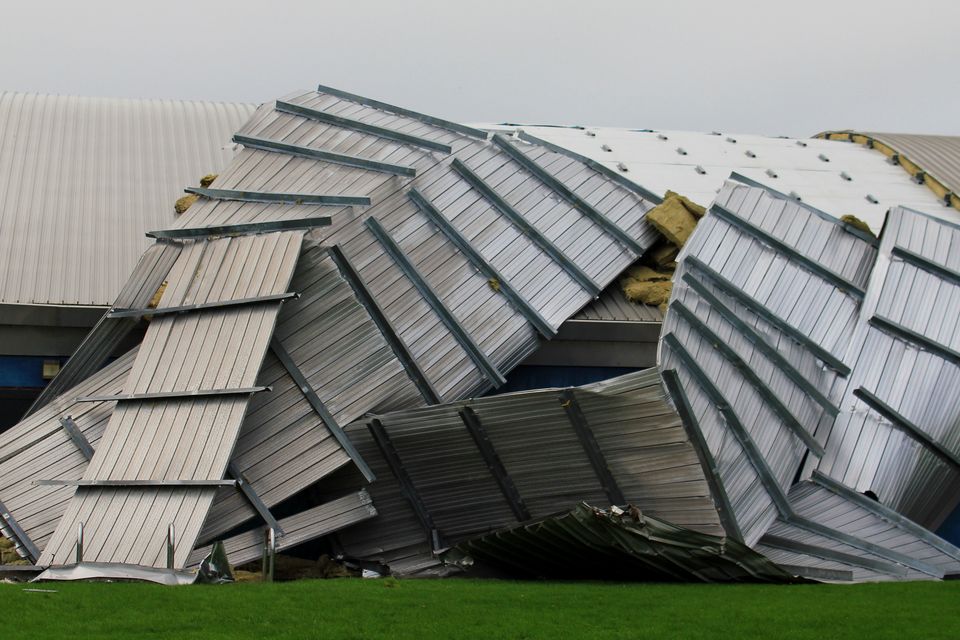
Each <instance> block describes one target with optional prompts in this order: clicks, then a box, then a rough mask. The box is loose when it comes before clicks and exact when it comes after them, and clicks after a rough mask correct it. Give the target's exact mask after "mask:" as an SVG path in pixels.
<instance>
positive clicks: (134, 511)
mask: <svg viewBox="0 0 960 640" xmlns="http://www.w3.org/2000/svg"><path fill="white" fill-rule="evenodd" d="M301 239H302V234H301V233H299V232H286V233H276V234H266V235H262V236H250V237H239V238H225V239H221V240H214V241H209V242H196V243H193V244H190V245H188V246H187V247H185V250H184V251H183V252H182V253H181V255H180V258H179V259H178V260H177V262H176V264H175V265H174V266H173V269H172V270H171V273H170V276H169V278H168V281H167V287H166V289H165V290H164V293H163V295H162V297H161V299H160V303H159V305H158V306H159V307H166V306H182V305H185V304H191V303H205V302H214V301H219V300H227V299H232V298H239V299H243V298H251V297H257V296H261V295H270V294H276V293H282V292H286V291H288V288H287V287H288V286H289V284H290V280H291V278H292V275H293V270H294V266H295V265H296V262H297V258H298V257H299V254H300V244H301ZM279 304H280V303H279V302H277V303H275V304H274V306H273V307H272V308H270V307H268V306H260V307H257V308H254V309H249V308H244V307H238V308H230V309H226V310H223V309H210V310H207V311H203V312H199V313H196V314H191V315H188V316H180V315H174V316H163V317H161V318H158V319H155V320H154V321H153V322H151V323H150V326H149V328H148V329H147V333H146V335H145V337H144V342H143V344H142V345H141V348H140V350H139V351H138V353H137V358H136V360H135V361H134V363H133V367H132V369H131V371H130V374H129V375H128V377H127V379H126V381H125V383H124V393H125V394H140V393H157V392H168V391H189V390H194V389H203V388H210V387H218V386H223V387H233V388H246V387H252V386H254V383H255V381H256V377H257V375H258V372H259V370H260V365H261V363H262V361H263V358H264V354H265V353H266V350H267V347H268V344H269V340H270V335H271V334H272V329H273V326H274V324H275V322H276V317H277V314H278V312H279ZM248 403H249V396H246V395H244V396H228V397H224V398H220V397H196V398H174V399H157V400H144V401H138V402H135V401H131V402H125V403H122V404H118V405H117V406H116V407H115V408H114V411H113V414H112V416H111V418H110V421H109V423H108V425H107V427H106V430H105V432H104V435H103V438H102V441H101V443H100V445H99V446H96V453H95V454H94V457H93V459H92V460H91V461H90V464H89V466H88V467H87V469H86V471H85V472H84V474H83V478H82V480H85V481H103V480H107V481H116V480H124V481H126V480H149V481H154V480H164V481H171V480H172V481H188V482H189V481H202V482H206V481H222V479H223V477H224V475H225V472H226V467H227V463H228V461H229V458H230V453H231V451H232V449H233V444H234V442H235V441H236V439H237V435H238V433H239V431H240V425H241V422H242V419H243V414H244V412H245V410H246V408H247V405H248ZM131 434H132V435H131ZM215 494H216V489H215V488H214V487H208V486H201V487H192V486H186V487H164V486H161V487H143V488H141V487H96V486H91V487H78V488H77V489H76V493H75V494H74V497H73V498H72V499H71V501H70V504H69V505H68V507H67V510H66V512H65V513H64V515H63V517H62V518H61V520H60V523H59V524H58V526H57V529H56V531H55V532H54V534H53V536H52V538H51V539H50V541H49V542H48V543H47V545H46V547H45V549H44V551H43V554H42V556H41V558H42V559H43V562H44V564H48V565H50V564H57V563H60V562H63V559H64V558H66V557H67V555H68V553H69V549H70V547H72V542H71V541H70V540H69V539H70V538H71V536H72V531H73V530H74V528H75V523H76V522H78V521H83V522H84V523H85V525H86V529H87V533H86V537H87V541H86V549H85V552H86V555H87V558H88V559H90V560H91V561H93V562H118V563H127V564H131V563H132V564H142V565H146V566H156V567H160V566H164V565H165V564H166V562H165V559H164V555H165V553H164V549H163V538H164V531H165V530H166V528H167V527H168V525H169V524H171V523H174V524H175V525H176V527H177V530H178V531H179V545H178V548H177V549H176V558H175V566H176V567H182V566H184V563H185V562H186V560H187V557H188V556H189V554H190V551H191V550H192V548H193V546H194V543H195V541H196V539H197V537H198V535H199V533H200V528H201V526H202V524H203V522H204V520H205V519H206V516H207V511H208V510H209V508H210V504H211V503H212V501H213V498H214V495H215Z"/></svg>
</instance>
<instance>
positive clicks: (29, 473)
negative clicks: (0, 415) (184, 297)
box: [0, 349, 137, 549]
mask: <svg viewBox="0 0 960 640" xmlns="http://www.w3.org/2000/svg"><path fill="white" fill-rule="evenodd" d="M136 355H137V350H136V349H134V350H132V351H130V352H129V353H127V354H125V355H123V356H121V357H120V358H118V359H117V360H115V361H114V362H112V363H110V364H109V365H107V366H106V367H104V368H103V369H102V370H100V371H99V372H98V373H96V374H94V375H92V376H90V377H89V378H87V379H86V380H84V381H83V382H82V383H81V384H80V385H78V386H76V387H74V388H73V389H71V390H70V391H69V392H67V393H66V394H63V395H61V396H59V397H58V398H54V399H53V400H52V401H51V402H50V403H48V404H47V405H46V406H45V407H43V408H42V409H40V410H38V411H36V412H35V413H33V415H31V416H30V417H29V418H25V419H24V420H23V421H22V422H20V423H19V424H17V425H15V426H14V427H11V428H10V429H9V430H7V431H5V432H4V433H2V434H0V502H3V503H4V505H6V507H7V508H8V509H9V510H10V512H11V513H12V514H13V515H14V517H15V518H16V519H17V522H18V523H19V524H20V526H21V527H23V529H24V530H25V532H26V533H27V535H29V537H30V538H31V539H32V540H33V541H34V543H35V544H36V545H37V546H38V547H39V548H40V549H43V548H44V546H46V544H47V541H48V540H49V539H50V536H51V535H52V534H53V531H54V529H55V528H56V526H57V522H58V521H59V520H60V517H61V516H62V515H63V512H64V511H65V510H66V508H67V504H68V503H69V502H70V498H71V497H72V496H73V493H74V487H51V486H38V485H36V484H34V481H36V480H53V479H59V480H79V479H80V478H81V477H83V473H84V471H85V470H86V468H87V463H88V460H87V458H86V456H84V454H83V452H82V451H80V449H78V448H77V445H76V444H75V443H74V442H73V440H72V439H71V438H70V436H69V434H68V433H67V432H66V431H64V429H63V427H62V426H61V425H60V421H59V419H60V418H62V417H66V416H68V415H69V416H71V417H72V418H73V421H74V423H75V424H76V426H77V429H78V430H79V431H80V433H82V434H83V436H84V437H85V438H86V439H87V441H88V442H89V443H90V445H91V446H92V447H93V448H94V449H96V446H97V444H98V442H99V441H100V438H101V436H102V435H103V430H104V428H105V427H106V425H107V421H108V420H109V419H110V415H111V414H112V412H113V407H114V405H115V404H116V403H114V402H89V403H86V402H85V403H79V402H76V401H75V399H76V398H77V396H80V395H87V394H94V393H114V392H116V391H119V390H120V389H122V388H123V383H124V381H125V380H126V378H127V374H128V373H129V371H130V367H131V366H132V365H133V361H134V358H135V357H136Z"/></svg>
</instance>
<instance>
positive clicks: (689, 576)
mask: <svg viewBox="0 0 960 640" xmlns="http://www.w3.org/2000/svg"><path fill="white" fill-rule="evenodd" d="M456 549H457V551H459V552H461V553H464V554H466V555H467V556H468V557H470V558H471V559H472V560H476V561H480V562H482V563H484V564H486V565H489V566H493V567H497V568H500V569H502V570H504V571H506V572H507V573H508V574H511V575H517V574H519V575H521V576H524V577H534V578H552V579H567V580H569V579H593V580H598V579H600V580H626V581H633V580H642V581H671V582H672V581H688V582H699V581H702V582H796V581H797V580H796V578H794V577H793V575H792V574H791V573H789V572H787V571H785V570H784V569H782V568H781V567H779V566H777V565H776V564H774V563H773V562H771V561H770V560H768V559H767V558H765V557H763V556H762V555H761V554H759V553H757V552H755V551H753V550H751V549H750V548H749V547H747V546H745V545H743V544H741V543H738V542H734V541H732V540H729V539H725V538H722V537H716V536H711V535H708V534H704V533H700V532H697V531H691V530H689V529H685V528H683V527H678V526H675V525H673V524H672V523H670V522H666V521H664V520H662V519H660V518H655V517H653V516H651V515H649V514H646V513H641V512H640V511H639V510H637V509H636V508H633V507H631V508H628V509H626V510H621V509H617V508H616V507H614V508H612V509H610V510H601V509H597V508H596V507H591V506H590V505H588V504H587V503H581V504H579V505H577V506H576V507H575V508H574V509H573V510H571V511H569V512H566V513H562V514H559V515H553V516H550V517H547V518H543V519H540V520H538V521H536V522H532V523H525V524H522V525H517V526H514V527H510V528H507V529H503V530H500V531H494V532H492V533H487V534H484V535H481V536H478V537H476V538H473V539H471V540H468V541H466V542H463V543H460V544H459V545H457V548H456Z"/></svg>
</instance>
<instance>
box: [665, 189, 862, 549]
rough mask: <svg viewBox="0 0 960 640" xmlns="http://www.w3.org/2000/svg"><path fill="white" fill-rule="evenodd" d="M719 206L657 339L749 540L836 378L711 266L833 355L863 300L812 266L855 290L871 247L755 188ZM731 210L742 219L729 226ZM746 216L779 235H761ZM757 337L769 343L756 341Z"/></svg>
mask: <svg viewBox="0 0 960 640" xmlns="http://www.w3.org/2000/svg"><path fill="white" fill-rule="evenodd" d="M715 205H717V210H718V211H719V210H720V208H721V207H722V208H723V209H724V210H726V211H729V212H730V214H728V215H724V216H719V215H717V214H715V213H710V214H708V215H707V216H706V217H705V218H703V219H702V220H701V221H700V223H699V225H698V227H697V231H696V233H695V234H694V235H693V236H692V237H691V239H690V241H688V243H687V244H686V245H685V247H684V249H683V251H682V252H681V254H680V256H679V257H678V260H679V265H680V266H679V268H678V271H677V274H676V275H675V278H674V290H673V294H672V297H671V302H670V305H671V309H672V308H674V307H675V308H676V311H675V312H673V313H669V312H668V314H667V317H666V319H665V321H664V328H663V334H664V335H671V336H672V337H670V338H669V339H668V340H666V341H665V342H664V343H663V344H662V345H661V353H660V356H661V357H660V366H661V367H662V368H664V369H671V368H675V369H677V371H678V373H679V375H680V379H681V383H682V384H683V385H684V388H685V390H686V391H687V394H688V395H689V396H690V400H691V404H692V407H693V410H694V412H695V413H696V417H697V419H698V421H699V423H700V425H701V428H702V429H703V433H704V437H705V440H706V443H707V446H708V447H709V449H710V452H711V453H712V454H713V457H714V458H715V460H717V461H718V466H719V471H720V475H721V481H722V483H723V484H724V486H725V488H726V490H727V492H728V494H729V497H730V500H731V502H732V505H733V509H734V512H735V515H736V518H737V522H738V524H739V526H740V528H741V530H742V532H743V535H744V539H745V541H746V542H747V544H748V545H752V544H755V543H756V542H757V540H758V539H759V538H760V536H762V535H763V533H764V532H765V531H766V528H767V527H768V526H769V524H770V523H771V522H772V519H773V518H774V517H775V516H776V514H777V512H778V511H779V512H782V511H783V509H782V508H775V507H776V504H777V501H778V500H777V495H776V494H777V493H785V492H786V491H787V490H788V489H789V487H790V486H791V484H792V483H793V481H794V477H795V476H796V473H797V471H798V469H799V467H800V464H801V461H802V460H803V457H804V455H805V452H806V451H807V449H808V448H812V452H811V453H812V454H815V453H817V452H819V451H821V449H820V446H819V443H818V442H816V441H815V440H813V437H812V435H811V434H814V433H815V431H816V429H817V426H818V424H820V423H821V421H831V420H832V415H831V413H833V412H834V409H833V408H830V409H829V410H828V407H830V400H831V397H830V396H829V394H830V392H831V384H832V383H833V381H834V379H835V378H836V377H837V376H836V373H835V372H834V371H833V370H832V369H829V368H827V367H825V366H824V364H823V363H822V362H821V361H820V360H818V359H817V358H816V357H815V356H816V353H814V352H812V351H811V350H810V349H806V348H805V345H801V344H798V343H797V342H795V341H794V340H792V339H791V336H790V335H789V334H786V333H784V332H783V331H782V329H781V328H780V327H779V326H777V324H774V323H771V322H769V320H767V318H764V317H762V316H761V315H759V314H757V313H755V312H753V311H752V310H751V309H749V308H747V307H745V306H743V304H742V301H741V300H738V299H737V298H735V297H731V296H730V295H729V292H728V291H726V290H725V289H724V288H720V287H717V286H716V278H715V277H711V275H710V274H719V275H720V276H721V277H722V278H723V279H724V280H726V281H727V282H729V283H732V285H733V286H734V287H736V288H737V289H738V290H739V291H740V292H741V293H742V294H743V295H745V296H748V297H749V298H752V299H753V300H754V301H755V302H756V304H758V305H762V308H763V309H764V310H765V311H766V313H768V314H770V315H772V316H774V317H776V318H778V319H780V321H781V323H782V324H786V325H787V326H790V327H794V328H796V330H797V331H798V332H800V333H802V334H804V335H807V336H809V337H810V339H811V340H813V341H814V343H815V344H818V345H820V346H822V347H823V348H824V349H825V350H826V351H828V352H830V353H833V354H834V355H836V356H838V357H840V356H842V354H843V352H844V350H845V348H846V345H847V343H848V342H849V340H850V339H851V337H852V335H853V331H854V330H855V327H856V323H857V317H858V313H859V310H860V305H859V300H860V299H859V297H858V296H854V295H850V294H849V293H848V292H847V291H846V290H845V289H839V288H838V287H837V286H836V282H834V279H832V278H826V277H821V275H820V273H819V272H818V271H817V270H816V269H812V268H810V267H809V266H808V264H807V263H810V264H814V265H817V266H818V268H819V266H820V265H822V267H823V270H824V271H827V270H828V271H829V272H830V273H831V274H837V277H839V278H843V279H844V281H846V282H850V283H851V286H854V287H857V288H859V289H861V290H862V289H864V288H865V286H866V281H867V278H868V276H869V273H870V269H871V268H872V265H873V259H874V256H875V249H874V247H873V245H872V244H871V243H870V242H868V241H867V240H865V239H863V238H861V237H859V236H857V235H854V234H852V233H850V232H848V231H847V230H846V228H845V227H843V226H842V225H841V224H840V223H839V222H838V221H834V220H830V219H825V218H824V217H822V216H821V215H820V214H819V212H814V211H811V210H810V209H808V208H807V207H805V206H804V205H802V204H800V203H797V202H795V201H791V200H788V199H785V198H783V197H778V196H777V195H776V194H774V193H771V192H769V191H767V190H765V189H762V188H754V187H749V186H746V185H742V184H736V183H732V182H728V183H727V184H726V185H725V186H724V188H723V189H722V190H721V192H720V194H719V195H718V197H717V201H716V203H715ZM733 217H736V218H737V219H738V220H742V221H744V223H741V224H732V223H731V222H730V221H729V220H730V219H731V218H733ZM745 225H749V226H750V227H752V228H755V229H759V230H761V231H762V233H763V234H766V235H768V236H770V237H772V238H775V239H776V242H771V243H767V242H762V238H761V237H760V235H759V234H758V233H757V232H755V231H752V230H749V229H746V226H745ZM787 249H789V250H787ZM688 263H692V264H688ZM700 265H703V266H700ZM757 340H763V341H766V343H765V344H760V346H758V344H757ZM672 345H676V346H677V348H678V349H682V353H678V352H677V349H674V348H672ZM798 381H799V382H798ZM718 403H719V409H720V410H719V411H718ZM725 404H729V407H728V408H724V405H725ZM834 404H835V400H834ZM825 405H826V406H825ZM724 411H730V412H732V413H733V414H735V415H736V416H737V417H738V419H739V422H740V423H742V426H743V428H744V430H745V433H744V434H739V436H738V434H737V433H736V432H735V431H731V429H732V428H733V427H734V426H735V425H732V424H730V421H729V420H728V419H724V418H723V412H724ZM745 437H746V438H749V440H750V442H747V443H746V444H747V445H748V446H747V449H744V438H745ZM754 447H755V448H756V454H758V455H759V457H760V458H761V459H762V464H763V465H764V466H765V467H766V468H768V469H770V470H772V473H773V474H775V478H773V477H771V479H773V480H775V482H776V487H772V486H766V484H765V480H766V479H765V477H763V476H764V474H761V475H760V476H758V475H757V473H758V469H757V468H756V466H757V462H758V461H756V460H753V461H752V462H751V460H752V457H753V452H752V451H751V449H753V448H754ZM748 454H749V455H748Z"/></svg>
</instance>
